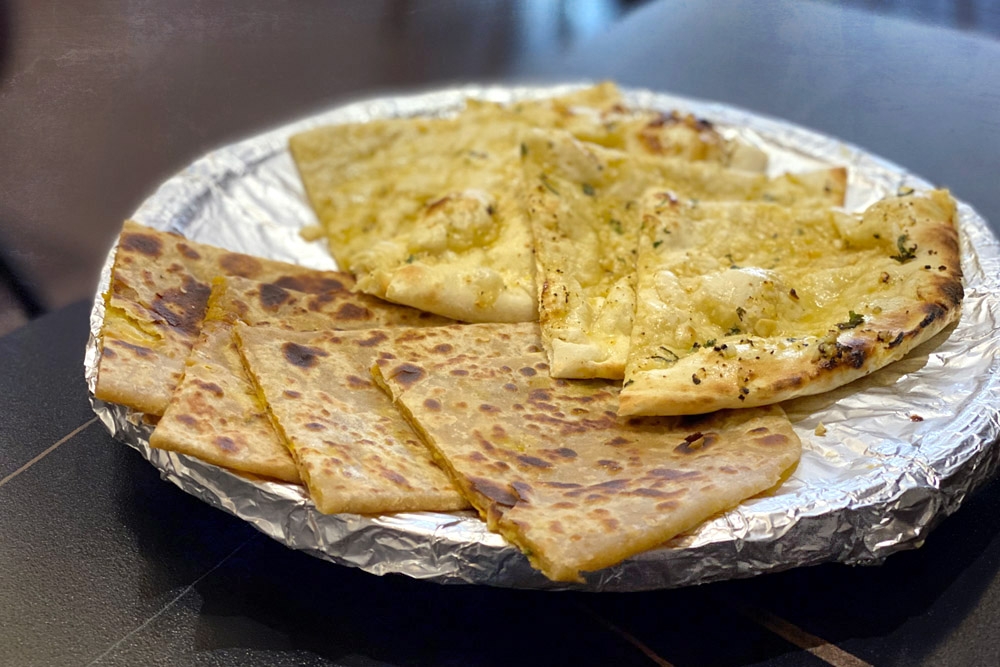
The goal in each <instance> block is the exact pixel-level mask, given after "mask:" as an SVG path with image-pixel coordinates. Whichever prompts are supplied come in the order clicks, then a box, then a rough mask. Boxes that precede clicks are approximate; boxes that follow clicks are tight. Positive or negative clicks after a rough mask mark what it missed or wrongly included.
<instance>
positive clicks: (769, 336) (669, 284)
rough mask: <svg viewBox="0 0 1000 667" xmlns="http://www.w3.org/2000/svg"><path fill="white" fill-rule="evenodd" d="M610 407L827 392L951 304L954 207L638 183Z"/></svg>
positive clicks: (643, 410) (942, 316)
mask: <svg viewBox="0 0 1000 667" xmlns="http://www.w3.org/2000/svg"><path fill="white" fill-rule="evenodd" d="M643 210H644V212H645V213H644V215H643V229H642V234H641V239H640V243H639V263H638V299H637V308H636V314H635V323H634V326H633V329H632V346H631V350H630V352H629V356H628V366H627V368H626V373H625V387H624V390H623V391H622V394H621V407H620V411H619V414H621V415H650V414H691V413H701V412H709V411H712V410H718V409H720V408H728V407H743V406H754V405H765V404H769V403H774V402H777V401H783V400H786V399H789V398H793V397H795V396H803V395H808V394H815V393H819V392H824V391H828V390H830V389H833V388H835V387H839V386H841V385H844V384H846V383H848V382H850V381H852V380H854V379H856V378H859V377H861V376H863V375H866V374H868V373H871V372H872V371H874V370H876V369H878V368H881V367H883V366H885V365H886V364H888V363H890V362H892V361H895V360H896V359H900V358H901V357H903V356H904V355H906V354H907V353H908V352H909V351H910V350H911V349H913V348H914V347H915V346H916V345H918V344H920V343H921V342H923V341H925V340H927V339H928V338H930V337H931V336H933V335H934V334H936V333H937V332H939V331H941V330H942V329H943V328H944V327H946V326H947V325H948V324H949V323H951V322H953V321H954V320H955V319H956V318H957V317H958V314H959V308H960V303H961V301H962V296H963V290H962V269H961V264H960V257H959V249H958V235H957V231H956V228H955V203H954V201H953V200H952V199H951V197H950V196H949V195H948V193H947V192H944V191H931V192H926V193H913V194H909V195H905V196H897V197H889V198H886V199H883V200H882V201H880V202H877V203H876V204H874V205H872V206H871V207H870V208H868V210H867V211H865V212H864V213H859V214H853V215H852V214H846V213H843V212H840V211H837V210H833V209H828V208H783V207H779V206H775V205H773V204H762V203H753V204H747V203H742V204H737V203H704V202H703V203H700V204H698V205H693V204H691V203H689V202H685V201H681V200H678V199H677V198H673V197H671V196H670V195H669V193H662V192H652V193H650V195H649V197H648V198H647V199H646V202H645V206H644V207H643Z"/></svg>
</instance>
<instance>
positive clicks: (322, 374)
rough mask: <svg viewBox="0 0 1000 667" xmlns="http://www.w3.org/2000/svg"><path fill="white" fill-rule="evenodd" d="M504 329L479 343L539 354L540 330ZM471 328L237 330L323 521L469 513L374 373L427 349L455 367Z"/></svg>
mask: <svg viewBox="0 0 1000 667" xmlns="http://www.w3.org/2000/svg"><path fill="white" fill-rule="evenodd" d="M528 326H530V325H528ZM498 327H501V328H491V329H490V330H489V332H488V333H480V334H479V339H481V340H482V345H483V346H484V347H490V346H492V348H493V349H494V350H496V351H499V350H502V349H511V348H512V347H515V346H516V345H518V344H524V345H534V346H535V349H537V334H536V333H535V334H534V335H533V336H532V333H534V331H533V330H528V331H526V330H525V329H524V325H520V326H517V325H511V326H508V328H507V329H504V328H502V327H503V325H498ZM467 328H468V327H464V326H451V327H433V328H425V329H402V328H400V329H373V330H368V331H364V332H323V333H293V332H285V331H280V330H274V329H271V328H266V327H247V326H244V325H241V324H238V325H237V326H236V334H237V337H238V340H239V347H240V353H241V355H242V357H243V360H244V363H245V366H246V368H247V369H248V371H249V372H250V375H251V377H252V379H253V382H254V385H255V386H256V387H257V388H258V391H259V392H260V394H261V395H262V396H263V398H264V400H265V402H266V403H267V406H268V410H269V411H270V415H271V417H272V420H273V423H274V425H275V426H276V429H277V431H278V433H279V434H280V436H281V438H282V440H283V441H284V443H285V445H286V446H287V447H288V448H289V449H290V450H291V452H292V455H293V457H294V458H295V460H296V462H297V464H298V468H299V473H300V475H301V476H302V479H303V480H304V482H305V483H306V485H307V487H308V489H309V494H310V496H312V498H313V500H314V502H315V503H316V506H317V507H318V508H319V510H320V511H321V512H326V513H334V512H356V513H380V512H398V511H409V510H442V511H446V510H452V509H461V508H464V507H467V506H468V503H467V501H466V500H465V499H464V497H463V496H462V495H461V494H460V493H459V492H458V491H457V490H456V489H455V487H454V485H453V484H452V483H451V481H450V480H449V478H448V476H447V474H446V473H445V472H444V471H443V470H441V468H439V467H438V466H437V465H436V464H434V462H433V460H432V458H431V453H430V452H429V451H428V449H427V448H426V447H425V446H424V445H423V443H421V442H420V440H419V438H418V437H417V436H416V434H415V433H413V431H412V429H411V428H410V427H409V425H408V424H407V423H406V421H405V420H403V419H402V417H401V416H400V415H399V413H398V412H397V410H396V409H395V408H394V407H393V405H392V402H391V400H390V399H389V398H388V397H387V396H385V394H383V392H382V391H381V390H380V389H378V387H376V386H375V385H374V384H373V383H372V380H371V376H370V374H369V370H368V369H369V367H370V366H371V365H372V364H373V363H374V362H375V359H376V355H377V354H378V355H382V356H383V357H384V358H391V357H393V356H394V355H395V354H397V353H399V352H400V351H401V350H403V349H405V348H406V346H408V345H410V346H412V345H415V344H417V342H420V343H421V344H427V345H429V346H430V347H431V349H432V350H433V354H435V355H437V356H445V357H449V356H451V355H452V354H453V350H454V347H453V341H455V340H456V339H468V338H469V337H470V336H473V335H474V334H472V333H470V332H469V331H467V330H466V329H467ZM473 329H475V327H473ZM516 338H521V339H524V340H525V341H526V342H524V343H518V342H517V341H516V340H515V339H516ZM527 341H530V342H527ZM493 354H494V356H495V355H496V354H497V352H494V353H493ZM486 356H488V355H484V363H488V361H487V360H486V358H485V357H486Z"/></svg>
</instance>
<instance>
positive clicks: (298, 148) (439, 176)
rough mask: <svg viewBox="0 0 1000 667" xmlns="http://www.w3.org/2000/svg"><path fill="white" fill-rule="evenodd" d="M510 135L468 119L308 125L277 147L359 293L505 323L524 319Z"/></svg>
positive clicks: (520, 222)
mask: <svg viewBox="0 0 1000 667" xmlns="http://www.w3.org/2000/svg"><path fill="white" fill-rule="evenodd" d="M519 131H520V126H519V124H517V123H512V122H509V121H507V120H505V119H504V118H503V117H498V116H497V115H496V114H490V113H486V112H485V111H477V112H476V113H475V115H474V119H473V118H464V117H463V116H461V115H460V116H459V117H457V118H447V119H424V118H412V119H393V120H381V121H373V122H370V123H364V124H355V125H337V126H332V127H328V128H319V129H316V130H312V131H309V132H306V133H303V134H300V135H296V136H294V137H292V138H291V140H290V143H289V147H290V149H291V152H292V155H293V157H294V158H295V161H296V164H297V165H298V168H299V172H300V174H301V176H302V180H303V182H304V183H305V184H306V191H307V193H308V194H309V198H310V201H311V202H312V204H313V208H314V209H315V210H316V213H317V216H318V217H319V219H320V221H321V223H322V224H323V226H324V228H325V231H326V233H327V236H328V238H329V244H330V251H331V252H332V254H333V256H334V257H335V258H336V260H337V263H338V265H339V266H341V267H343V268H345V269H347V270H348V271H351V272H352V273H354V274H356V276H357V278H358V287H359V289H361V290H363V291H365V292H368V293H370V294H374V295H376V296H378V297H381V298H384V299H387V300H389V301H393V302H396V303H400V304H405V305H409V306H413V307H416V308H419V309H421V310H426V311H429V312H433V313H437V314H440V315H444V316H446V317H451V318H454V319H457V320H464V321H470V322H475V321H484V320H487V321H489V320H494V321H504V322H516V321H530V320H533V319H535V317H536V314H535V312H536V309H535V298H534V283H533V278H532V270H533V265H532V260H531V235H530V232H529V230H528V226H527V222H526V221H525V220H524V212H523V210H522V208H521V202H520V200H519V189H518V184H519V178H520V166H519V161H518V156H517V146H518V143H517V137H518V136H519Z"/></svg>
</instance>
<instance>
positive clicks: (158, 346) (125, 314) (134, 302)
mask: <svg viewBox="0 0 1000 667" xmlns="http://www.w3.org/2000/svg"><path fill="white" fill-rule="evenodd" d="M216 276H241V277H244V278H250V279H254V280H261V281H267V282H272V283H274V284H276V285H279V286H280V285H287V284H295V285H296V286H298V287H300V288H304V289H306V290H307V291H314V290H315V291H324V292H325V291H327V290H330V289H332V288H333V286H335V285H336V286H343V285H345V284H351V283H353V279H352V278H351V277H350V276H349V275H346V274H343V273H336V272H318V271H316V270H315V269H308V268H306V267H303V266H296V265H294V264H287V263H285V262H277V261H274V260H269V259H263V258H261V257H251V256H250V255H244V254H241V253H236V252H230V251H228V250H225V249H223V248H217V247H215V246H210V245H205V244H202V243H195V242H194V241H190V240H188V239H185V238H184V237H182V236H179V235H177V234H171V233H168V232H162V231H159V230H157V229H152V228H150V227H145V226H143V225H140V224H138V223H136V222H133V221H131V220H129V221H126V222H125V226H124V229H123V230H122V233H121V236H120V238H119V241H118V247H117V249H116V251H115V261H114V265H113V267H112V269H111V285H110V287H109V288H108V291H107V293H105V295H104V300H105V315H104V323H103V325H102V327H101V335H100V338H101V341H100V345H101V358H100V361H98V366H97V386H96V388H95V390H94V395H95V397H96V398H98V399H100V400H102V401H110V402H112V403H119V404H121V405H126V406H128V407H130V408H134V409H136V410H139V411H142V412H145V413H147V414H151V415H161V414H163V410H164V409H165V408H166V406H167V402H168V401H169V400H170V394H171V392H173V390H174V387H176V386H177V382H178V381H179V380H180V378H181V376H182V375H183V374H184V360H185V359H187V356H188V354H189V353H190V352H191V348H192V347H193V346H194V343H195V341H196V340H198V334H199V332H200V331H201V326H202V322H203V321H204V318H205V311H206V308H207V303H208V297H209V294H210V293H211V284H212V280H213V279H214V278H215V277H216ZM307 276H308V278H306V277H307ZM305 280H308V284H307V283H305V282H303V281H305Z"/></svg>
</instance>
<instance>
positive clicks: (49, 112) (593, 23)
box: [0, 0, 1000, 335]
mask: <svg viewBox="0 0 1000 667" xmlns="http://www.w3.org/2000/svg"><path fill="white" fill-rule="evenodd" d="M834 4H837V5H840V6H841V7H845V6H846V7H848V8H849V10H850V12H849V13H848V14H847V16H848V18H847V19H845V18H843V15H841V14H838V15H837V16H839V17H840V18H838V19H837V22H836V23H835V24H834V25H828V26H826V28H827V30H826V31H825V32H824V33H823V34H824V39H826V38H830V35H831V34H832V35H834V37H833V38H831V39H833V41H832V42H830V43H831V44H833V47H822V46H818V47H817V48H831V51H830V52H829V53H828V54H825V55H824V56H823V57H825V58H827V59H828V63H832V64H833V65H834V66H835V67H836V70H835V73H837V74H838V77H836V78H834V80H833V81H832V85H835V86H836V89H835V91H834V92H836V93H837V94H836V95H829V94H828V95H826V96H823V95H820V96H819V97H816V96H812V97H811V102H810V104H804V103H803V104H793V103H789V100H791V99H793V98H794V97H795V95H796V93H795V91H794V90H791V89H790V88H789V86H794V85H799V83H800V82H797V81H796V80H795V79H794V78H793V79H788V78H787V75H788V73H789V70H790V66H788V65H783V66H780V67H779V68H778V69H777V70H776V72H777V73H778V74H781V75H783V76H782V77H780V78H781V80H776V79H769V78H768V77H770V76H774V74H773V71H772V72H771V73H769V72H768V70H767V69H766V68H765V67H763V65H762V63H764V62H765V60H766V59H767V58H772V59H773V62H778V63H781V62H786V61H788V59H789V58H788V50H787V49H788V48H792V49H795V48H810V45H811V38H810V37H808V36H801V37H797V38H796V37H795V35H796V34H803V31H804V30H805V31H806V32H808V30H807V29H808V28H809V27H810V26H815V25H818V24H821V23H822V22H823V17H825V16H832V14H830V13H829V12H830V11H831V10H830V9H829V8H828V7H824V5H831V6H832V5H834ZM869 17H870V18H869ZM775 18H776V20H774V21H772V19H775ZM876 20H879V21H884V20H888V21H890V22H891V25H898V24H899V22H906V23H913V24H914V25H915V26H917V25H922V26H926V28H913V30H915V31H916V32H914V33H912V34H914V35H923V34H924V33H923V32H920V31H921V30H948V31H963V32H964V33H967V37H963V39H965V40H966V41H967V42H968V43H969V44H971V45H972V46H969V47H968V48H969V51H968V54H967V56H968V58H969V62H970V65H969V67H968V68H964V67H963V66H962V62H963V61H962V60H961V58H963V57H965V56H962V55H961V54H960V55H959V56H951V57H952V58H953V59H954V58H956V57H957V58H958V60H953V61H951V62H949V63H946V65H947V66H948V67H949V68H951V69H949V70H947V71H953V72H954V75H955V76H956V77H958V78H960V79H962V81H963V82H964V83H965V84H968V83H969V77H987V79H986V83H985V84H984V85H985V86H986V87H987V90H986V91H985V92H984V95H986V97H985V98H983V99H980V100H979V101H978V102H976V100H972V102H973V103H979V104H982V103H989V102H990V101H995V102H997V104H998V105H1000V98H998V97H997V93H1000V90H997V89H996V88H995V87H994V88H993V89H992V90H990V89H989V87H990V86H994V82H995V81H996V79H995V77H994V78H988V77H989V76H990V75H989V74H988V70H987V69H985V68H988V67H989V63H990V62H992V63H993V65H996V66H997V67H1000V62H996V61H994V60H990V58H992V54H993V53H996V52H995V51H990V50H989V47H988V46H983V45H984V44H989V43H997V42H998V40H1000V0H996V1H990V0H966V1H961V0H955V1H953V2H945V1H941V0H912V1H902V0H899V1H889V0H884V1H879V0H850V1H847V2H841V3H824V2H822V1H820V0H811V1H806V0H802V1H800V2H777V1H768V2H759V3H757V2H746V3H734V2H731V1H728V0H719V1H715V0H711V1H706V2H699V1H697V0H692V1H691V2H684V1H677V0H631V1H630V0H589V1H588V0H575V1H574V0H521V1H504V0H475V1H473V0H424V1H405V0H372V1H364V0H344V1H340V2H319V1H308V0H294V1H293V0H241V1H240V2H212V1H209V0H170V1H164V0H86V1H82V2H65V1H62V0H9V1H6V2H5V1H4V0H0V335H2V334H4V333H7V332H9V331H11V330H13V329H14V328H16V327H18V326H20V325H21V324H23V323H24V322H26V321H27V320H28V319H30V318H32V317H35V316H38V315H40V314H42V313H44V312H46V311H47V310H52V309H56V308H59V307H61V306H63V305H66V304H68V303H71V302H74V301H78V300H80V299H92V298H93V295H94V291H95V288H96V283H97V278H98V272H99V269H100V266H101V264H102V263H103V261H104V259H105V256H106V254H107V251H108V248H109V247H110V246H111V244H112V243H113V240H114V237H115V235H116V233H117V231H118V230H119V228H120V225H121V223H122V221H123V220H124V219H125V218H127V217H128V216H129V215H130V214H131V213H132V212H133V211H134V210H135V209H136V208H137V207H138V206H139V204H140V202H141V201H142V200H143V199H144V198H145V197H147V196H148V195H149V194H150V193H151V192H152V191H153V190H154V189H155V188H156V187H157V185H158V184H159V183H160V182H162V181H163V180H165V179H167V178H168V177H170V176H171V175H172V174H174V173H176V172H177V171H179V170H180V169H182V168H183V167H184V166H185V165H187V164H188V163H190V162H192V161H193V160H194V159H196V158H197V157H198V156H200V155H201V154H203V153H205V152H207V151H209V150H211V149H212V148H215V147H218V146H220V145H223V144H226V143H229V142H232V141H235V140H237V139H241V138H244V137H246V136H248V135H251V134H253V133H255V132H258V131H260V130H264V129H266V128H269V127H272V126H274V125H277V124H281V123H283V122H286V121H290V120H293V119H295V118H298V117H302V116H305V115H308V114H309V113H310V112H313V111H316V110H320V109H323V108H326V107H329V106H332V105H335V104H337V103H339V102H343V101H346V100H349V99H352V98H357V97H362V96H368V95H374V94H378V93H380V92H385V91H397V90H417V89H425V88H431V87H441V86H446V85H449V84H452V83H458V82H502V81H534V80H545V81H557V80H571V81H579V80H584V79H598V78H604V77H608V76H614V77H616V78H618V79H619V80H620V81H621V82H622V83H625V84H631V85H642V86H648V87H656V88H659V89H661V90H665V91H666V92H675V93H679V94H689V95H695V96H701V97H707V98H710V99H719V100H721V101H725V102H728V103H734V104H741V105H745V106H747V107H749V108H752V109H755V110H760V111H764V112H767V113H771V114H774V115H779V116H781V117H787V118H792V119H793V120H795V121H796V122H802V123H804V124H808V125H810V126H812V127H814V128H815V129H820V130H823V131H828V132H841V133H842V134H838V136H843V137H844V138H845V139H848V140H851V141H855V142H858V143H862V145H865V146H866V147H868V148H871V149H872V150H874V151H876V152H879V149H882V150H885V151H886V153H888V154H889V157H890V158H893V159H899V160H901V161H902V159H903V158H906V157H911V154H909V153H906V150H905V149H904V148H902V146H903V144H902V142H903V140H902V139H900V140H898V141H897V143H893V142H892V141H889V142H887V143H885V144H884V145H882V146H878V145H871V144H870V143H864V142H866V141H868V142H872V141H874V142H875V143H876V144H877V143H878V138H879V137H880V136H881V135H879V134H878V129H879V128H878V126H877V125H870V124H869V125H865V124H863V123H855V122H853V121H852V122H845V121H844V119H845V118H846V119H848V120H850V119H851V115H850V114H846V115H840V116H835V115H834V111H835V109H834V108H833V107H832V106H830V105H832V104H835V103H840V104H844V105H846V106H847V107H849V108H851V109H854V112H856V111H857V109H856V107H857V106H858V105H859V104H862V103H863V104H871V103H872V100H871V99H868V98H866V97H860V98H855V97H851V96H850V95H845V93H847V92H848V91H850V90H851V89H852V86H853V85H854V84H853V83H852V79H851V77H850V76H845V74H844V73H845V72H850V71H859V67H858V62H856V61H852V58H863V57H865V54H864V53H861V54H858V53H852V49H851V48H850V47H851V43H852V41H851V40H852V38H851V36H850V35H851V30H855V29H862V30H863V29H864V26H866V25H869V22H870V21H876ZM878 25H884V23H879V24H878ZM741 26H745V28H741ZM769 26H773V28H774V31H775V32H774V35H773V36H772V35H769V34H768V33H769V29H770V28H769ZM722 30H728V31H730V32H732V31H736V32H735V34H738V35H739V34H743V33H741V32H740V31H741V30H742V31H744V32H745V33H746V35H745V37H746V39H747V40H749V41H747V42H746V44H745V45H744V44H742V43H739V42H738V40H737V42H734V41H733V40H731V39H727V38H724V37H722V36H723V35H725V34H727V33H724V32H719V31H722ZM831 31H832V32H831ZM838 31H839V32H838ZM905 32H906V31H905V30H904V33H905ZM633 34H634V35H637V37H636V38H635V40H632V39H631V38H629V37H628V36H629V35H633ZM906 34H910V33H906ZM928 34H931V36H932V37H933V35H934V34H937V33H928ZM613 35H617V37H616V38H613V37H611V36H613ZM790 35H791V36H790ZM755 40H759V41H755ZM782 40H784V42H782ZM966 41H963V42H961V43H962V44H965V43H966ZM775 43H777V44H779V45H780V44H782V43H783V44H784V45H785V48H786V51H785V52H784V54H782V53H780V52H777V51H776V52H775V53H773V54H771V55H768V53H769V52H768V49H769V48H771V46H770V45H772V44H775ZM733 44H736V46H732V45H733ZM727 45H728V47H727ZM789 45H790V47H789ZM838 45H839V46H838ZM682 46H683V48H686V49H688V52H693V53H702V54H706V55H707V57H706V58H704V59H701V58H691V57H684V58H683V60H682V59H680V58H676V57H675V58H664V59H660V58H658V57H657V56H656V53H657V51H656V49H655V48H652V47H656V48H660V49H661V51H660V52H661V53H675V51H671V49H679V48H681V47H682ZM901 48H902V47H901ZM963 48H964V47H963ZM734 49H736V51H734ZM739 49H743V52H742V53H740V52H739ZM712 54H716V56H717V57H715V58H713V57H711V55H712ZM821 55H822V54H821ZM742 56H746V58H743V57H742ZM881 57H883V58H885V62H884V63H883V62H877V61H875V62H866V63H865V65H864V67H862V68H860V69H861V70H863V71H864V73H865V75H866V77H867V78H866V79H865V80H864V82H863V83H864V85H866V86H868V89H871V88H872V87H873V86H874V87H879V86H883V85H889V86H890V87H891V86H892V85H896V86H901V87H906V86H907V85H908V82H907V80H906V79H905V78H902V79H900V78H899V77H895V76H893V75H892V71H893V70H892V63H893V62H894V61H893V59H894V58H895V59H897V60H899V59H906V58H909V59H910V60H911V61H913V60H914V59H913V58H912V57H911V56H910V54H908V53H907V52H899V53H896V52H888V53H882V54H881ZM914 64H915V65H916V66H917V67H918V68H919V67H922V66H923V64H922V63H920V62H919V61H915V62H914ZM883 65H884V66H885V67H886V69H881V68H882V67H883ZM773 66H774V65H773V63H772V67H773ZM897 69H898V68H897ZM994 69H995V68H994ZM903 71H904V72H905V71H906V70H905V69H904V70H903ZM793 73H794V74H797V76H798V77H800V78H802V80H805V81H809V80H810V78H811V77H813V76H814V71H813V70H808V71H805V70H803V71H800V70H794V71H793ZM873 77H874V78H873ZM883 78H884V79H885V81H884V82H883V81H881V79H883ZM938 79H940V80H941V81H944V80H945V79H947V76H945V75H938ZM941 81H939V83H941ZM886 82H888V83H887V84H886ZM921 85H923V83H921ZM935 85H936V84H935ZM942 85H943V84H942ZM973 87H975V86H973ZM866 90H867V89H866ZM946 93H947V90H946V86H945V89H943V90H942V94H946ZM782 96H783V97H782ZM869 97H871V96H870V95H869ZM775 99H784V100H785V101H784V103H783V104H776V103H773V102H772V100H775ZM817 99H818V100H820V101H821V103H822V104H823V105H826V106H825V110H824V109H818V107H817V105H818V104H820V102H817ZM897 99H898V98H897ZM824 100H825V101H824ZM998 108H1000V106H998ZM875 112H877V113H879V114H882V115H881V116H879V118H880V119H881V120H880V121H879V122H882V123H888V122H891V119H892V118H893V117H894V116H893V114H894V113H895V114H896V115H897V116H900V115H902V116H905V115H906V114H907V113H909V114H912V115H913V116H914V118H916V119H917V123H918V125H917V128H916V129H920V128H919V119H920V116H918V115H917V114H920V113H923V112H921V111H920V110H919V109H908V110H903V111H900V110H899V109H895V110H894V109H893V108H892V104H891V103H887V102H884V101H883V102H882V103H879V102H878V100H876V104H875ZM997 114H998V120H1000V112H997ZM923 117H924V118H926V120H927V122H931V121H933V120H934V119H935V116H934V114H931V115H929V116H928V115H927V114H926V113H925V114H924V116H923ZM855 129H857V132H856V133H854V136H851V135H852V133H853V132H854V131H855ZM993 129H994V130H995V131H994V135H995V134H996V133H997V132H996V130H997V128H995V127H994V128H993ZM946 131H948V132H951V131H952V130H951V129H946ZM991 140H992V141H996V138H995V136H994V138H993V139H991ZM897 144H898V146H897ZM897 147H899V151H900V152H899V154H898V155H892V152H893V150H894V149H897ZM912 159H915V160H916V161H917V162H918V163H919V162H920V160H921V154H913V155H912ZM928 160H930V157H928ZM906 164H907V166H911V167H912V168H914V170H915V171H917V173H922V174H925V173H926V174H931V175H933V171H934V168H933V167H935V166H937V163H934V164H931V163H929V162H928V165H927V167H926V168H925V170H924V171H921V169H920V168H919V167H920V166H921V165H920V164H917V165H911V164H910V163H906ZM948 166H949V165H941V167H940V169H941V170H942V171H946V173H947V174H949V175H950V174H951V173H952V171H948V170H946V169H945V167H948ZM973 166H974V167H975V168H976V169H984V168H992V167H993V166H995V163H993V164H978V165H973ZM993 173H994V174H996V173H998V172H997V171H996V170H994V172H993ZM942 180H945V181H946V182H949V183H955V182H956V181H960V174H955V176H954V177H952V178H944V179H942ZM986 187H987V186H986V185H983V186H982V188H986ZM990 187H992V186H990ZM956 192H957V194H959V195H960V196H961V195H963V194H964V195H965V196H970V197H973V198H974V197H975V196H976V195H977V194H978V193H977V192H976V191H973V190H969V191H967V192H965V193H963V192H962V191H961V189H957V190H956Z"/></svg>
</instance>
